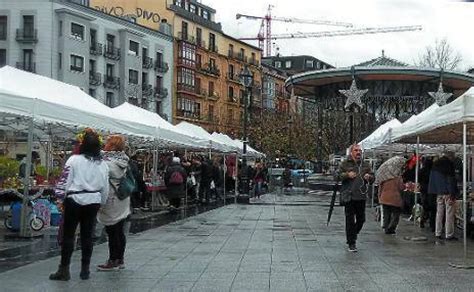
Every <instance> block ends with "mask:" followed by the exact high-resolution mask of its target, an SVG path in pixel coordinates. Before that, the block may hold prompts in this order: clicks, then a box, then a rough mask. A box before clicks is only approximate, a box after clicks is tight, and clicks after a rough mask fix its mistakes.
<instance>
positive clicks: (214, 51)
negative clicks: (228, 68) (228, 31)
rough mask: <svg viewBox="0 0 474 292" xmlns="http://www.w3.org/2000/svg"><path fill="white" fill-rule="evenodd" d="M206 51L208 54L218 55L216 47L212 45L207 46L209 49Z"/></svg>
mask: <svg viewBox="0 0 474 292" xmlns="http://www.w3.org/2000/svg"><path fill="white" fill-rule="evenodd" d="M208 50H209V51H210V52H213V53H218V52H219V48H218V47H217V45H215V44H214V45H213V44H209V47H208Z"/></svg>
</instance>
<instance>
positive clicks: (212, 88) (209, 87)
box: [208, 81, 214, 96]
mask: <svg viewBox="0 0 474 292" xmlns="http://www.w3.org/2000/svg"><path fill="white" fill-rule="evenodd" d="M208 90H209V96H213V95H214V82H212V81H209V84H208Z"/></svg>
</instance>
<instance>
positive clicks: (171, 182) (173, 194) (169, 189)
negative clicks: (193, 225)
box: [165, 157, 187, 209]
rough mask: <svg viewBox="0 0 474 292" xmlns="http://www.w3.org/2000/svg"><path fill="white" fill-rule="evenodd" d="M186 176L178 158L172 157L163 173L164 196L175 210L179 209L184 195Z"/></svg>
mask: <svg viewBox="0 0 474 292" xmlns="http://www.w3.org/2000/svg"><path fill="white" fill-rule="evenodd" d="M186 179H187V174H186V170H184V167H183V166H182V165H181V160H180V159H179V157H173V160H172V162H171V164H170V165H169V166H168V168H167V169H166V172H165V184H166V195H167V196H168V200H169V201H170V205H171V206H173V207H174V208H175V209H177V208H179V206H180V203H181V198H182V197H184V195H185V193H186Z"/></svg>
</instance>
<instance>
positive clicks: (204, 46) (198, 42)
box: [196, 40, 207, 50]
mask: <svg viewBox="0 0 474 292" xmlns="http://www.w3.org/2000/svg"><path fill="white" fill-rule="evenodd" d="M196 44H197V46H198V47H200V48H202V49H204V50H207V47H206V42H205V41H203V40H196Z"/></svg>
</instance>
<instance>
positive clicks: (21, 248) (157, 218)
mask: <svg viewBox="0 0 474 292" xmlns="http://www.w3.org/2000/svg"><path fill="white" fill-rule="evenodd" d="M233 200H234V198H232V197H229V198H228V199H227V200H226V201H227V203H230V202H233ZM221 206H223V202H222V201H219V202H218V203H216V204H210V205H196V204H192V205H190V206H189V207H188V208H184V207H182V208H180V209H179V210H178V211H176V212H169V211H166V210H164V211H157V212H148V211H138V214H134V215H132V219H131V221H130V225H129V233H130V234H137V233H139V232H143V231H145V230H148V229H152V228H156V227H159V226H163V225H166V224H169V223H171V222H175V221H178V220H182V219H185V218H188V217H191V216H196V215H198V214H201V213H203V212H207V211H209V210H212V209H215V208H218V207H221ZM101 230H102V229H101V227H99V228H98V230H97V232H96V234H97V238H96V240H95V244H101V243H104V242H105V241H106V237H105V234H101ZM57 234H58V228H57V227H51V228H49V229H47V230H44V232H43V236H41V237H36V238H32V239H20V238H15V237H14V236H12V235H14V234H13V233H12V232H10V231H8V230H6V229H5V227H4V226H3V225H2V226H0V273H2V272H5V271H8V270H11V269H14V268H17V267H21V266H24V265H27V264H30V263H33V262H35V261H39V260H44V259H48V258H51V257H55V256H58V255H59V254H60V249H59V246H58V243H57ZM0 290H1V288H0Z"/></svg>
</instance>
